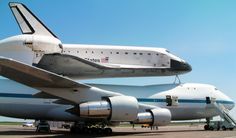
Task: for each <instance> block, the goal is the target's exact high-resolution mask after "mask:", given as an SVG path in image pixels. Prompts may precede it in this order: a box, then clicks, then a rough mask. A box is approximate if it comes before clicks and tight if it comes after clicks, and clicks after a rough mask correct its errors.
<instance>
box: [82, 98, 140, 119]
mask: <svg viewBox="0 0 236 138" xmlns="http://www.w3.org/2000/svg"><path fill="white" fill-rule="evenodd" d="M138 107H139V106H138V101H137V99H136V98H134V97H131V96H114V97H108V98H107V100H104V101H95V102H87V103H82V104H80V105H79V112H80V113H79V114H80V116H81V117H86V118H106V119H108V120H109V121H114V122H116V121H117V122H122V121H134V120H136V119H137V114H138Z"/></svg>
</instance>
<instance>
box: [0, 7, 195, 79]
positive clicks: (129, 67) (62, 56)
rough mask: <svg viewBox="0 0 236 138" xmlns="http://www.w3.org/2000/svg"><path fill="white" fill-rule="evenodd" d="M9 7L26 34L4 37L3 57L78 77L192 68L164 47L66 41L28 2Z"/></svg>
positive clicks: (153, 73) (0, 45)
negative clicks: (48, 26)
mask: <svg viewBox="0 0 236 138" xmlns="http://www.w3.org/2000/svg"><path fill="white" fill-rule="evenodd" d="M9 6H10V8H11V10H12V13H13V15H14V17H15V19H16V21H17V23H18V24H19V27H20V29H21V31H22V33H23V34H22V35H17V36H13V37H10V38H6V39H4V40H1V41H0V55H1V56H4V57H9V58H13V59H16V60H18V61H21V62H24V63H27V64H29V65H32V64H33V65H34V66H35V67H38V68H41V69H45V70H48V71H51V72H54V73H57V74H60V75H63V76H68V77H70V78H76V79H88V78H102V77H135V76H136V77H137V76H171V75H178V74H183V73H187V72H190V71H191V70H192V69H191V66H190V65H189V64H188V63H187V62H185V61H184V60H182V59H181V58H179V57H177V56H175V55H173V54H171V53H170V52H169V51H168V50H166V49H164V48H148V47H130V46H104V45H84V44H63V43H62V42H61V41H60V40H59V39H58V37H57V36H56V35H55V34H53V33H52V32H51V31H50V30H49V29H48V28H47V27H46V26H45V25H44V24H43V23H42V22H41V21H40V20H39V19H38V18H37V17H36V16H35V15H34V14H33V13H32V12H31V11H30V10H29V9H28V8H27V7H26V6H25V5H23V4H21V3H9ZM6 51H7V52H6Z"/></svg>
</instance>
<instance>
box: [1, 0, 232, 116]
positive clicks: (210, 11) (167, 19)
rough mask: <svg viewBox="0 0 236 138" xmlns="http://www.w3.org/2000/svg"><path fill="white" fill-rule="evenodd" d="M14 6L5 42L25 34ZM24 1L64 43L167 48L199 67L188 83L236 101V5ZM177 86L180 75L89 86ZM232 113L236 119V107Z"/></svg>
mask: <svg viewBox="0 0 236 138" xmlns="http://www.w3.org/2000/svg"><path fill="white" fill-rule="evenodd" d="M8 2H9V1H8V0H0V39H4V38H7V37H9V36H13V35H18V34H20V33H21V32H20V29H19V27H18V26H17V24H16V22H15V19H14V17H13V16H12V13H11V11H10V9H9V7H8ZM18 2H22V3H24V4H25V5H27V6H28V8H29V9H31V10H32V11H33V12H34V13H35V15H36V16H37V17H39V19H41V20H42V21H43V22H44V24H46V25H47V26H48V27H49V28H50V30H52V31H53V32H54V34H56V35H57V36H58V37H59V39H60V40H61V41H62V42H63V43H79V44H102V45H106V44H107V45H129V46H146V47H163V48H166V49H168V50H169V51H171V52H172V53H173V54H175V55H178V56H179V57H181V58H183V59H184V60H186V61H187V62H188V63H190V64H191V66H192V68H193V70H192V71H191V72H190V73H187V74H185V75H181V76H180V79H181V82H182V83H187V82H194V83H207V84H212V85H214V86H216V87H217V88H218V89H220V90H221V91H222V92H224V93H225V94H226V95H228V96H229V97H231V98H232V99H233V100H234V101H236V92H235V84H236V39H235V36H236V8H235V5H236V1H235V0H227V1H226V0H178V1H177V0H140V1H137V0H86V1H85V0H70V1H66V0H60V1H55V0H50V1H46V0H33V1H32V0H19V1H18ZM173 81H174V76H172V77H148V78H147V77H146V78H145V77H139V78H119V79H114V78H112V79H98V80H87V81H83V82H94V83H109V84H131V85H148V84H163V83H173ZM231 114H232V115H233V116H234V118H236V108H234V109H233V111H231ZM0 120H9V119H8V118H3V117H2V118H0ZM10 120H11V119H10Z"/></svg>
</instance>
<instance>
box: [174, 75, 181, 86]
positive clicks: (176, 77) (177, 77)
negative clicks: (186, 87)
mask: <svg viewBox="0 0 236 138" xmlns="http://www.w3.org/2000/svg"><path fill="white" fill-rule="evenodd" d="M177 81H178V82H177ZM174 84H181V81H180V78H179V75H176V76H175V80H174Z"/></svg>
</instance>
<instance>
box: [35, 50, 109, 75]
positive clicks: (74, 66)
mask: <svg viewBox="0 0 236 138" xmlns="http://www.w3.org/2000/svg"><path fill="white" fill-rule="evenodd" d="M35 66H36V67H39V68H42V69H45V70H48V71H52V72H55V73H57V74H64V72H65V71H66V72H70V73H72V74H73V73H78V72H93V71H100V72H101V71H102V70H103V69H110V67H108V66H104V65H100V64H96V63H94V62H90V61H88V60H86V59H82V58H79V57H76V56H72V55H66V54H60V53H53V54H45V55H44V56H43V57H42V59H41V60H40V61H39V63H38V64H36V65H35Z"/></svg>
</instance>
